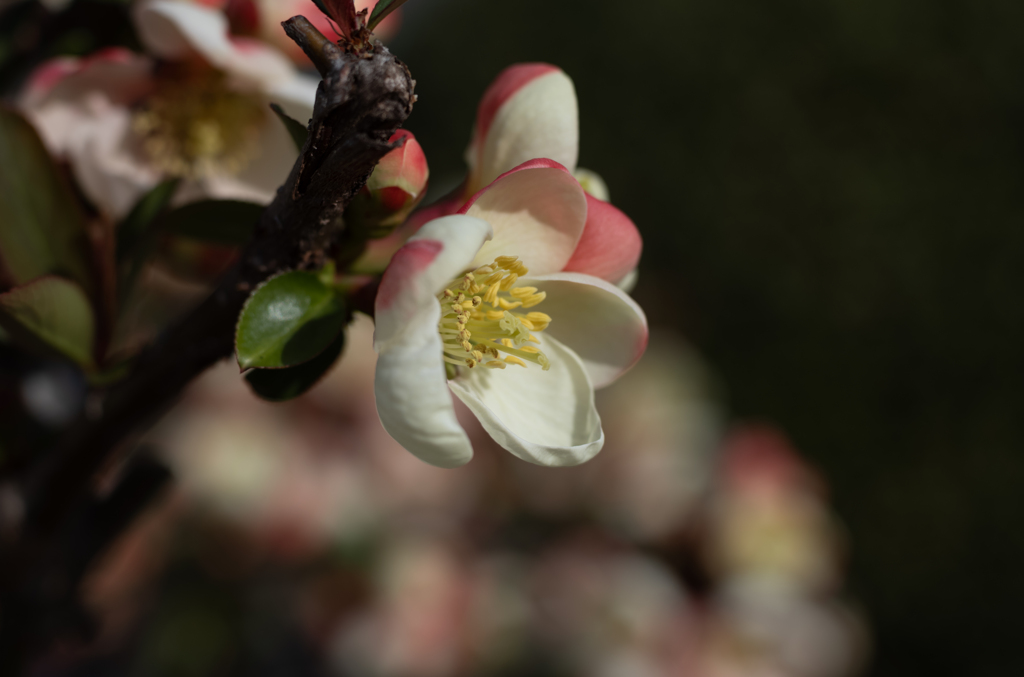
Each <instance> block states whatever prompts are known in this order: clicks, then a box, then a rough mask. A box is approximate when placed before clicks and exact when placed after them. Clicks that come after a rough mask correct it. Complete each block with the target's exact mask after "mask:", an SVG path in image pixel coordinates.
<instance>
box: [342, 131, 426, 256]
mask: <svg viewBox="0 0 1024 677" xmlns="http://www.w3.org/2000/svg"><path fill="white" fill-rule="evenodd" d="M390 141H391V143H396V142H397V143H401V145H400V146H399V147H398V148H395V149H394V150H393V151H391V152H389V153H388V154H387V155H385V156H384V157H383V158H381V160H380V162H378V163H377V167H376V168H375V169H374V170H373V173H372V174H370V178H369V179H368V180H367V181H366V186H365V187H364V188H363V189H362V190H361V191H360V192H359V194H358V195H356V197H355V198H354V199H353V200H352V204H351V205H350V206H349V209H348V211H347V212H346V214H345V216H346V218H347V219H349V220H353V219H354V220H356V221H359V222H360V223H362V224H365V225H366V226H367V227H368V228H369V229H370V230H371V232H372V235H373V236H374V237H380V236H382V235H385V234H387V233H388V232H390V231H391V229H393V228H394V227H395V226H397V225H399V224H400V223H402V222H403V221H405V219H406V218H407V217H408V216H409V214H410V213H411V212H412V210H413V209H414V208H415V207H416V205H417V204H419V201H420V200H421V199H422V198H423V196H424V194H425V192H426V188H427V179H428V178H429V176H430V170H429V168H428V167H427V158H426V156H425V155H424V154H423V148H422V147H420V144H419V142H418V141H416V137H414V136H413V135H412V133H411V132H409V131H406V130H404V129H399V130H398V131H397V132H395V133H394V135H393V136H392V137H391V139H390Z"/></svg>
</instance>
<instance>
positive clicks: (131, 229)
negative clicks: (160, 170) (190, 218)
mask: <svg viewBox="0 0 1024 677" xmlns="http://www.w3.org/2000/svg"><path fill="white" fill-rule="evenodd" d="M180 184H181V180H180V179H168V180H167V181H164V182H162V183H158V184H157V185H156V187H154V188H153V189H152V190H150V191H149V192H148V193H146V194H145V195H143V196H142V198H140V199H139V201H138V202H136V203H135V206H134V207H132V211H131V212H130V213H129V214H128V216H126V217H125V218H124V220H123V221H121V223H120V224H118V226H117V260H118V261H119V262H120V261H124V260H125V258H127V257H128V256H129V255H131V254H132V253H133V252H134V250H135V248H136V246H137V245H138V244H139V242H140V241H142V240H143V238H144V237H145V235H146V234H147V233H149V232H151V231H152V226H153V223H154V221H156V219H157V217H158V216H160V215H161V214H162V213H163V212H164V210H166V209H167V206H168V205H169V204H170V202H171V198H173V197H174V192H175V191H176V190H177V189H178V186H179V185H180Z"/></svg>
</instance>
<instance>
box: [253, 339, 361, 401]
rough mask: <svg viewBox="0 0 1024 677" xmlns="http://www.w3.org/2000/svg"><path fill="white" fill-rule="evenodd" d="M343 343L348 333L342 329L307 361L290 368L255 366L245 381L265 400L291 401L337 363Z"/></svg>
mask: <svg viewBox="0 0 1024 677" xmlns="http://www.w3.org/2000/svg"><path fill="white" fill-rule="evenodd" d="M344 346H345V333H344V332H342V333H340V334H338V337H337V338H336V339H334V342H333V343H331V345H329V346H327V348H326V349H325V350H324V351H323V352H322V353H320V354H319V355H317V356H316V357H314V358H313V359H312V360H310V361H309V362H306V363H305V364H300V365H299V366H297V367H288V368H287V369H253V370H252V371H250V372H249V373H247V374H246V375H245V380H246V381H248V382H249V386H250V387H251V388H252V389H253V392H255V393H256V394H257V395H259V396H260V397H262V398H263V399H265V400H269V401H271V402H284V401H285V400H290V399H292V398H293V397H298V396H299V395H301V394H303V393H304V392H306V391H307V390H309V389H310V388H312V387H313V386H314V385H316V383H317V382H318V381H319V380H320V379H321V378H323V376H324V374H326V373H327V372H328V370H330V368H331V367H332V366H333V365H334V362H335V361H336V360H337V359H338V356H339V355H341V350H342V348H344Z"/></svg>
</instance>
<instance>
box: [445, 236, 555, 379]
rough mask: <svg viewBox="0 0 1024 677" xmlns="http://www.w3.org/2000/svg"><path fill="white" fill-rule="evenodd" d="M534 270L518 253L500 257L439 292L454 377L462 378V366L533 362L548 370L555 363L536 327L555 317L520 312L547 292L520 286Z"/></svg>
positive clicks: (493, 366)
mask: <svg viewBox="0 0 1024 677" xmlns="http://www.w3.org/2000/svg"><path fill="white" fill-rule="evenodd" d="M529 272H530V271H529V269H528V268H527V267H526V265H525V264H524V263H523V262H522V261H520V260H519V259H518V257H515V256H499V257H498V258H496V259H495V260H494V263H491V264H488V265H486V266H481V267H479V268H476V269H474V270H471V271H470V272H468V273H466V274H465V275H462V276H460V277H458V278H456V279H455V280H453V281H452V283H451V284H449V285H448V287H447V288H446V289H445V290H444V291H442V292H441V293H440V294H438V296H437V298H438V299H439V300H440V301H441V302H442V311H443V312H442V317H441V320H440V322H439V323H438V331H439V333H440V335H441V340H442V345H443V354H444V361H445V363H446V364H447V365H450V366H448V368H447V373H448V376H449V378H455V377H457V376H458V373H459V368H460V367H462V368H470V369H473V368H475V367H477V366H486V367H488V368H490V369H505V367H506V366H507V365H510V364H513V365H518V366H520V367H529V363H531V362H532V363H533V364H536V365H538V366H540V367H541V369H543V370H545V371H546V370H547V369H549V368H550V366H551V363H550V362H549V361H548V358H547V356H545V355H544V353H543V352H541V350H540V348H539V347H537V344H539V343H540V341H539V340H538V339H537V337H536V336H534V335H533V332H536V331H542V330H543V329H545V328H547V326H548V325H549V324H550V323H551V316H550V315H547V314H546V313H541V312H537V311H530V312H527V313H524V312H516V311H522V310H525V309H527V308H532V307H534V306H536V305H538V304H539V303H541V302H542V301H544V299H545V298H546V296H547V295H546V294H545V293H544V292H543V291H540V290H538V289H537V288H536V287H526V286H524V287H516V286H515V285H516V283H517V282H518V281H519V279H520V278H521V277H525V276H526V275H527V274H528V273H529ZM528 344H533V345H528Z"/></svg>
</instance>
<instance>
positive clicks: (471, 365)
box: [374, 160, 647, 467]
mask: <svg viewBox="0 0 1024 677" xmlns="http://www.w3.org/2000/svg"><path fill="white" fill-rule="evenodd" d="M590 204H591V203H590V202H589V201H588V200H587V198H586V196H585V193H584V192H583V189H582V188H581V187H580V185H579V183H578V182H577V181H576V179H574V178H573V176H572V174H570V173H569V171H568V170H567V169H566V168H565V167H563V166H562V165H560V164H558V163H557V162H554V161H552V160H532V161H530V162H526V163H524V164H522V165H520V166H519V167H516V168H515V169H513V170H512V171H510V172H507V173H505V174H503V175H502V176H500V177H498V178H497V179H496V180H495V181H494V182H493V183H492V184H491V185H489V186H488V187H487V188H486V189H484V190H482V191H480V192H479V193H477V194H476V195H475V196H473V198H471V199H470V201H469V202H467V203H466V204H465V205H463V207H462V208H461V209H460V210H459V211H460V213H459V214H454V215H450V216H447V217H442V218H439V219H435V220H433V221H431V222H429V223H427V224H425V225H424V226H423V227H422V228H421V229H420V230H419V232H417V233H416V235H414V236H413V237H412V238H411V239H410V241H409V242H408V243H407V244H406V245H404V246H403V247H402V248H401V249H399V250H398V251H397V252H396V254H395V256H394V257H393V258H392V260H391V263H390V264H389V265H388V268H387V270H386V271H385V272H384V275H383V277H382V279H381V283H380V289H379V292H378V295H377V300H376V306H375V318H376V323H377V325H376V331H375V334H374V347H375V348H376V350H377V352H378V353H379V359H378V362H377V371H376V377H375V388H374V389H375V392H376V401H377V411H378V414H379V415H380V418H381V422H382V423H383V425H384V428H385V429H386V430H387V431H388V433H389V434H390V435H391V436H392V437H394V438H395V439H396V440H397V441H398V442H399V443H400V444H401V445H402V446H403V447H405V448H406V449H408V450H409V451H411V452H413V453H414V454H416V455H417V456H419V457H420V458H421V459H423V460H425V461H427V462H428V463H432V464H434V465H438V466H441V467H456V466H459V465H462V464H464V463H467V462H468V461H469V460H470V459H471V458H472V455H473V452H472V446H471V444H470V442H469V439H468V437H467V436H466V433H465V431H464V430H463V429H462V427H461V426H460V425H459V423H458V421H457V419H456V417H455V409H454V406H453V403H452V399H451V396H450V394H449V390H450V391H451V392H452V393H454V394H455V396H456V397H458V398H459V399H460V400H461V401H462V402H463V403H464V404H465V405H466V406H467V407H468V408H469V410H470V411H471V412H472V413H473V414H474V415H475V416H476V417H477V418H478V419H479V420H480V422H481V424H482V425H483V427H484V429H485V430H486V431H487V432H488V434H490V435H491V437H493V438H494V440H495V441H496V442H497V443H498V444H499V445H501V446H502V447H503V448H505V449H507V450H508V451H510V452H512V453H513V454H515V455H516V456H518V457H519V458H522V459H524V460H527V461H530V462H533V463H537V464H540V465H575V464H578V463H582V462H584V461H586V460H587V459H589V458H591V457H592V456H593V455H594V454H596V453H597V452H598V451H600V449H601V446H602V445H603V443H604V433H603V432H602V430H601V421H600V417H599V416H598V414H597V411H596V409H595V407H594V388H595V387H601V386H604V385H607V384H609V383H611V382H612V381H614V380H615V379H616V378H617V377H618V376H619V375H620V374H622V373H623V372H624V371H625V370H627V369H628V368H629V367H630V366H632V365H633V364H634V363H635V362H636V361H637V360H638V359H639V358H640V355H641V354H642V353H643V351H644V348H645V347H646V344H647V320H646V318H645V317H644V314H643V311H642V310H641V309H640V307H639V306H637V304H636V303H635V302H634V301H633V300H632V299H630V298H629V297H628V296H627V295H626V294H625V293H624V292H622V291H621V290H620V289H619V288H617V287H616V286H615V285H614V284H612V283H611V280H609V279H608V273H609V271H615V272H613V273H612V274H613V275H615V274H617V272H618V271H620V270H622V269H625V268H626V267H628V265H630V264H631V256H632V254H631V252H628V251H623V250H621V249H616V248H615V246H614V242H608V241H605V240H606V239H608V240H614V239H615V238H617V237H618V236H619V234H620V232H621V231H619V230H616V226H620V225H621V223H612V224H610V225H609V227H608V228H605V229H600V228H597V229H595V230H594V231H593V232H588V229H589V225H588V222H589V221H590V219H589V218H588V207H589V205H590ZM629 225H630V226H632V223H630V224H629ZM585 226H586V227H585ZM581 249H583V254H582V255H581ZM571 266H575V267H571ZM541 306H543V308H541ZM446 386H447V387H446Z"/></svg>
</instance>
